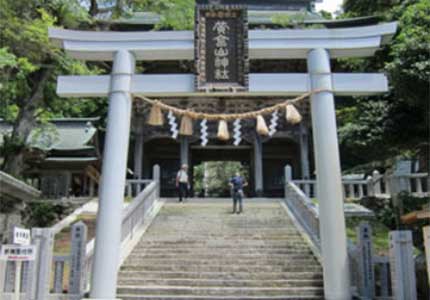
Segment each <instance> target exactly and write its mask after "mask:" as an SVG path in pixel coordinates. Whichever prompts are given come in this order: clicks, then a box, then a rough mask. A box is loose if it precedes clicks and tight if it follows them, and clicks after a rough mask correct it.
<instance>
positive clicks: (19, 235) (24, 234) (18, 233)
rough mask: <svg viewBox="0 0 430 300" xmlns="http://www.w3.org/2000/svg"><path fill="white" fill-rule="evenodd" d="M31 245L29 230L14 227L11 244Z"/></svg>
mask: <svg viewBox="0 0 430 300" xmlns="http://www.w3.org/2000/svg"><path fill="white" fill-rule="evenodd" d="M30 243H31V233H30V230H29V229H24V228H19V227H15V228H14V229H13V241H12V244H15V245H22V246H28V245H30Z"/></svg>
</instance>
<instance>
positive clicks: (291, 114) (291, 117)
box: [285, 104, 302, 125]
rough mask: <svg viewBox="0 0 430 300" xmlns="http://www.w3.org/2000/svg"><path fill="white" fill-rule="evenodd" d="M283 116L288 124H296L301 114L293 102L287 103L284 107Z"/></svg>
mask: <svg viewBox="0 0 430 300" xmlns="http://www.w3.org/2000/svg"><path fill="white" fill-rule="evenodd" d="M285 118H286V119H287V122H288V123H290V124H293V125H295V124H298V123H300V122H301V121H302V116H301V115H300V113H299V111H298V110H297V108H296V107H295V106H294V105H293V104H287V106H286V108H285Z"/></svg>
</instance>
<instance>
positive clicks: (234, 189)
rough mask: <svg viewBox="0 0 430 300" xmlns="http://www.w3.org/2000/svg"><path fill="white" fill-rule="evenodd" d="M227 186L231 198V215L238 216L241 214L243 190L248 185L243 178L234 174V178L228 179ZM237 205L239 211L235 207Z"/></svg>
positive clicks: (238, 174) (237, 173)
mask: <svg viewBox="0 0 430 300" xmlns="http://www.w3.org/2000/svg"><path fill="white" fill-rule="evenodd" d="M229 185H230V187H231V194H232V198H233V214H235V213H237V214H240V213H242V212H243V204H242V201H243V197H244V193H243V188H244V187H245V186H247V185H248V183H247V182H246V180H245V178H243V177H242V176H240V173H239V172H236V174H235V176H234V177H233V178H231V179H230V182H229ZM238 205H239V209H237V206H238Z"/></svg>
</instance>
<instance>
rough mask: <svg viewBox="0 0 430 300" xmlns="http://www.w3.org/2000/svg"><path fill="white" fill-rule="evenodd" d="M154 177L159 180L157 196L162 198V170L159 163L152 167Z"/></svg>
mask: <svg viewBox="0 0 430 300" xmlns="http://www.w3.org/2000/svg"><path fill="white" fill-rule="evenodd" d="M152 170H153V171H152V175H153V176H152V179H153V180H155V181H156V182H157V198H160V190H161V170H160V166H159V165H154V166H153V167H152Z"/></svg>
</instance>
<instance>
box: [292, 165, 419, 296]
mask: <svg viewBox="0 0 430 300" xmlns="http://www.w3.org/2000/svg"><path fill="white" fill-rule="evenodd" d="M285 178H286V182H285V198H284V201H285V203H286V205H287V206H288V208H289V210H290V211H291V213H292V214H293V216H294V218H295V219H296V221H297V222H298V223H299V224H300V226H301V227H302V228H303V229H304V231H305V232H306V233H307V235H308V236H309V238H310V241H311V242H312V243H313V249H315V250H316V251H317V252H318V253H317V255H321V248H320V233H319V213H318V207H317V205H316V204H314V203H313V202H312V200H311V199H310V198H309V197H308V196H307V195H306V194H305V193H304V192H303V191H302V190H301V189H300V188H299V187H298V186H297V185H296V183H295V181H293V180H291V168H290V167H288V166H287V167H286V168H285ZM388 238H389V240H390V249H389V250H390V252H389V256H378V255H374V253H373V245H372V228H371V227H370V225H369V224H368V223H366V222H363V223H361V224H360V226H359V227H358V228H357V242H356V243H353V242H351V241H349V242H348V256H349V258H350V276H351V287H352V290H353V292H354V294H355V295H356V296H357V297H360V299H381V300H382V299H411V300H416V299H417V295H416V284H415V277H416V275H415V268H414V265H415V264H414V258H413V244H412V235H411V232H410V231H391V232H390V236H389V237H388ZM322 261H323V260H322Z"/></svg>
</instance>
